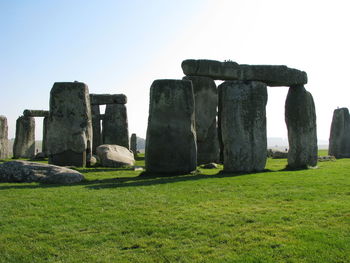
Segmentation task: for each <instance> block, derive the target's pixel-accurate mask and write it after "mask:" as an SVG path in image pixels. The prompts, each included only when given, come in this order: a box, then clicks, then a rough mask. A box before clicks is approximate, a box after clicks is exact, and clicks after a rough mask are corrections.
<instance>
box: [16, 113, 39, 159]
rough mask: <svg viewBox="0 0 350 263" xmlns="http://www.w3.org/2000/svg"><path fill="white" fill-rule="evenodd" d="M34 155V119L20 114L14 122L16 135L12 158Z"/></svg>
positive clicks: (31, 156)
mask: <svg viewBox="0 0 350 263" xmlns="http://www.w3.org/2000/svg"><path fill="white" fill-rule="evenodd" d="M34 156H35V119H34V118H33V117H25V116H21V117H19V118H18V119H17V122H16V137H15V142H14V144H13V157H14V158H33V157H34Z"/></svg>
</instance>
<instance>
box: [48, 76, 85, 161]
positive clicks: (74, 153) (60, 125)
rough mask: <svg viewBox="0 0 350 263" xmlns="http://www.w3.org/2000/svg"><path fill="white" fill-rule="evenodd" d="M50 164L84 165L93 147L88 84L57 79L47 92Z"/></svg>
mask: <svg viewBox="0 0 350 263" xmlns="http://www.w3.org/2000/svg"><path fill="white" fill-rule="evenodd" d="M47 128H48V129H47V148H48V150H49V163H51V164H56V165H63V166H66V165H74V166H85V165H86V156H87V154H89V153H91V149H92V123H91V107H90V97H89V89H88V86H87V85H86V84H84V83H81V82H56V83H55V84H54V85H53V87H52V89H51V93H50V115H49V118H48V127H47Z"/></svg>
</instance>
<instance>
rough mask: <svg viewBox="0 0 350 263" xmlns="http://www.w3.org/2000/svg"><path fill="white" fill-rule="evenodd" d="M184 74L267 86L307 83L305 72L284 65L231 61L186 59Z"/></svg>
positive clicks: (182, 65)
mask: <svg viewBox="0 0 350 263" xmlns="http://www.w3.org/2000/svg"><path fill="white" fill-rule="evenodd" d="M181 67H182V70H183V72H184V74H185V75H186V76H205V77H210V78H212V79H215V80H249V81H261V82H264V83H265V84H266V85H267V86H271V87H275V86H288V87H289V86H294V85H303V84H306V83H307V74H306V72H304V71H300V70H298V69H294V68H289V67H287V66H284V65H244V64H238V63H236V62H233V61H227V62H220V61H216V60H206V59H199V60H195V59H188V60H184V61H183V62H182V64H181Z"/></svg>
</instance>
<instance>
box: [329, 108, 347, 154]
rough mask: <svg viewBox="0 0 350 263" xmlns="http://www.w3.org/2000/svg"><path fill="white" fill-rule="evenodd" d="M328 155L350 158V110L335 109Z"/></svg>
mask: <svg viewBox="0 0 350 263" xmlns="http://www.w3.org/2000/svg"><path fill="white" fill-rule="evenodd" d="M328 154H329V155H331V156H334V157H335V158H350V115H349V110H348V108H340V109H335V110H334V112H333V119H332V124H331V132H330V136H329V149H328Z"/></svg>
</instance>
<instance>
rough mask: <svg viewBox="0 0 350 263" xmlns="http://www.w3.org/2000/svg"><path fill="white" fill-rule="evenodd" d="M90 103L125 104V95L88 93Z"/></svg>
mask: <svg viewBox="0 0 350 263" xmlns="http://www.w3.org/2000/svg"><path fill="white" fill-rule="evenodd" d="M90 100H91V104H92V105H103V104H126V103H127V97H126V96H125V95H124V94H90Z"/></svg>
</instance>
